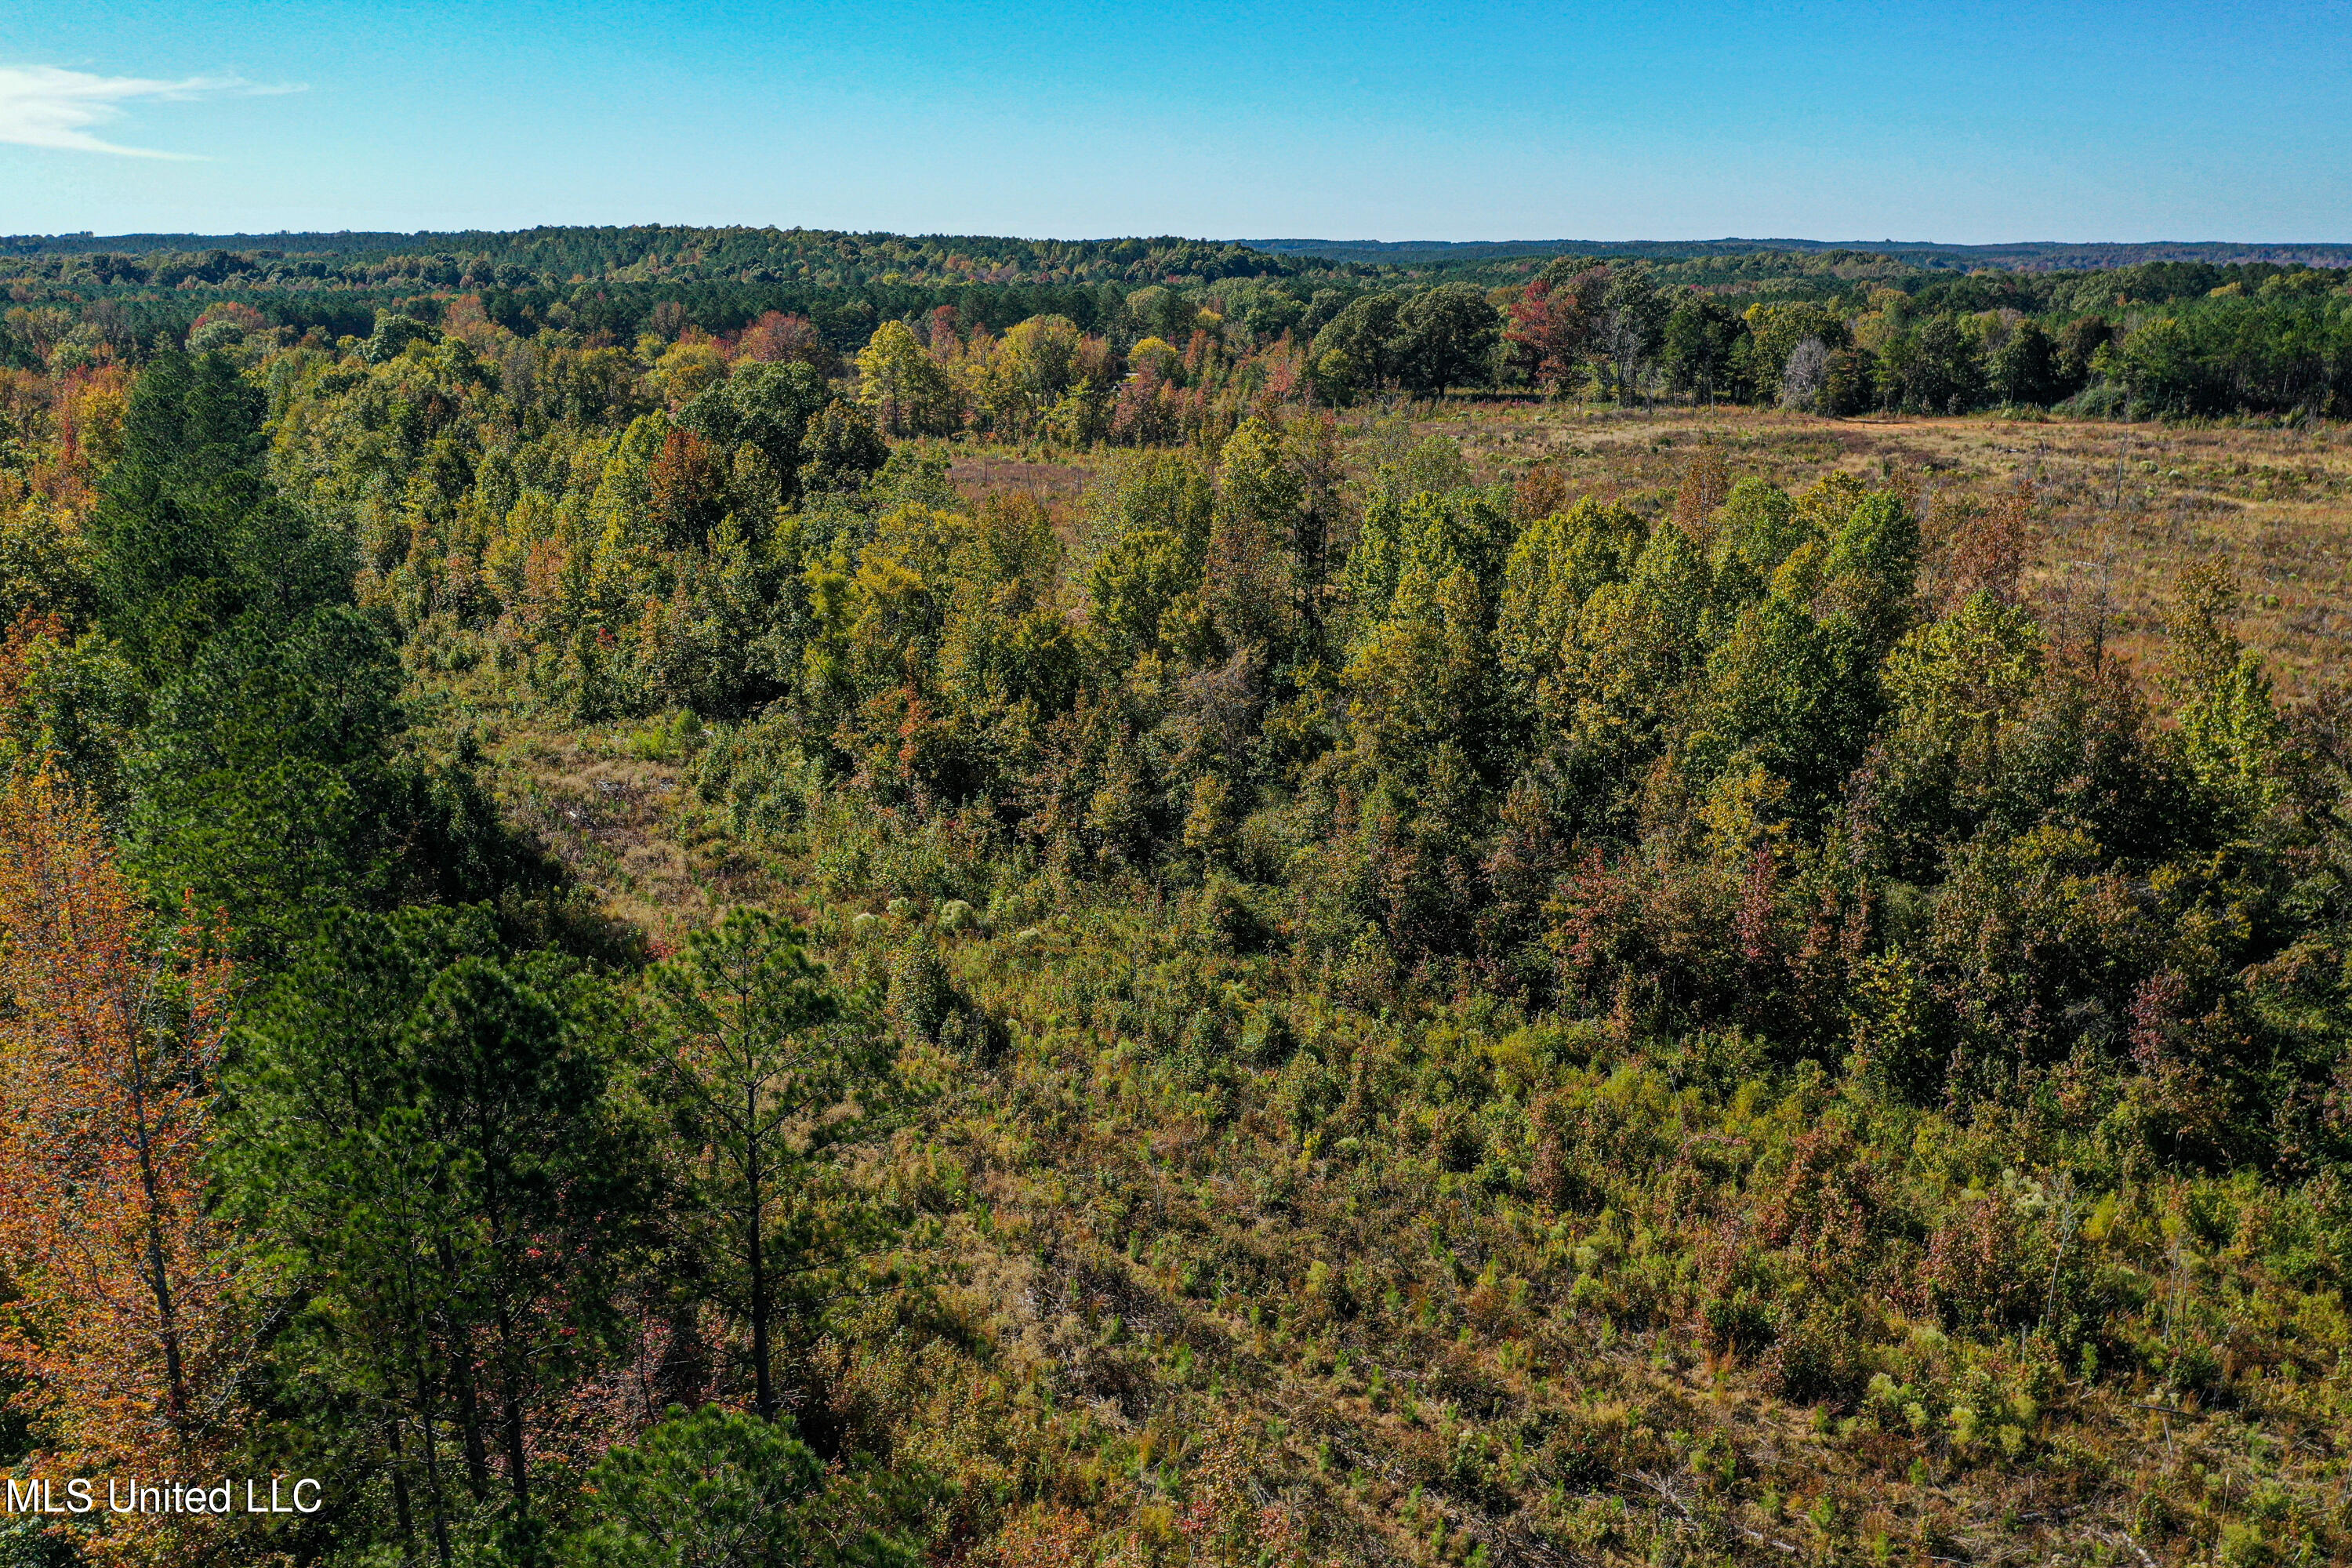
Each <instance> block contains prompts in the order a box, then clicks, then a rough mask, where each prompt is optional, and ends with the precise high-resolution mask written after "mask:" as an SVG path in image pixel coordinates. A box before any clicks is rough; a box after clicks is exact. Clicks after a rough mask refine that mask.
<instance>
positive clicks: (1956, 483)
mask: <svg viewBox="0 0 2352 1568" xmlns="http://www.w3.org/2000/svg"><path fill="white" fill-rule="evenodd" d="M1412 431H1413V433H1414V434H1415V435H1424V434H1428V435H1434V434H1443V435H1448V436H1452V437H1454V438H1456V439H1457V440H1459V441H1460V442H1461V443H1462V445H1463V447H1464V450H1465V453H1466V454H1467V455H1468V456H1469V457H1470V458H1471V460H1472V463H1473V464H1474V466H1475V467H1476V468H1478V469H1479V470H1480V471H1481V472H1482V473H1491V474H1494V475H1496V476H1498V477H1504V476H1509V475H1513V474H1516V473H1518V472H1522V471H1524V470H1526V469H1527V468H1532V467H1534V466H1536V465H1537V464H1538V463H1544V464H1550V465H1554V466H1557V467H1558V468H1560V469H1562V471H1563V472H1564V474H1565V475H1566V477H1567V479H1568V480H1569V483H1570V488H1571V489H1573V490H1576V491H1585V490H1601V491H1618V492H1624V491H1633V492H1642V491H1660V490H1670V489H1672V488H1673V487H1674V486H1675V484H1676V483H1677V482H1678V480H1679V479H1680V477H1681V475H1682V474H1683V472H1684V471H1685V468H1687V467H1688V465H1689V463H1690V461H1691V458H1692V457H1693V455H1694V454H1695V453H1696V451H1697V450H1699V449H1700V448H1701V447H1704V446H1706V445H1708V444H1714V445H1716V446H1717V447H1720V448H1721V449H1722V451H1723V453H1724V456H1725V458H1726V460H1727V463H1728V465H1729V468H1730V469H1731V471H1732V473H1733V474H1734V475H1735V476H1738V475H1743V474H1761V475H1763V476H1765V477H1768V478H1769V479H1774V480H1775V481H1777V482H1779V483H1780V484H1783V485H1786V486H1788V487H1790V488H1791V489H1794V488H1798V487H1801V486H1803V485H1807V484H1811V482H1812V481H1813V480H1814V479H1818V478H1820V477H1821V476H1822V475H1823V474H1826V473H1829V472H1832V471H1836V470H1843V471H1844V472H1847V473H1853V474H1856V475H1860V476H1863V477H1865V478H1870V479H1874V480H1876V479H1886V478H1894V479H1901V480H1903V481H1904V482H1906V484H1907V485H1910V486H1914V487H1916V489H1917V492H1918V493H1919V494H1920V495H1921V497H1922V499H1923V500H1924V501H1925V503H1926V506H1927V510H1928V515H1929V531H1930V532H1931V534H1932V532H1933V531H1934V526H1933V525H1934V516H1935V509H1936V508H1937V506H1938V505H1945V506H1949V505H1950V504H1952V503H1953V502H1954V501H1955V500H1960V499H1962V498H1975V499H1979V500H1982V499H1990V498H1991V497H1993V496H1995V495H1997V494H2000V493H2001V492H2004V491H2007V490H2010V489H2013V488H2014V487H2017V486H2019V485H2021V484H2023V485H2031V487H2032V496H2033V505H2032V514H2031V516H2032V537H2031V543H2030V546H2029V555H2028V567H2027V582H2028V584H2029V585H2030V588H2031V590H2032V594H2033V595H2034V596H2035V598H2036V599H2037V601H2039V602H2040V603H2041V604H2042V605H2043V606H2044V607H2045V608H2049V609H2054V608H2057V607H2058V606H2060V605H2064V606H2066V607H2067V608H2068V609H2069V610H2071V611H2073V612H2074V613H2087V614H2094V615H2101V614H2103V616H2104V621H2105V628H2106V632H2107V640H2108V646H2109V647H2113V648H2115V649H2116V651H2118V652H2119V653H2120V654H2122V655H2123V657H2125V658H2126V659H2130V660H2133V661H2134V662H2135V663H2137V664H2139V665H2141V666H2142V667H2143V668H2144V667H2145V665H2146V661H2147V658H2148V656H2149V655H2150V653H2151V652H2152V650H2153V648H2154V647H2155V644H2156V641H2157V639H2158V637H2160V635H2161V632H2162V626H2163V617H2164V602H2165V599H2166V596H2167V595H2168V593H2169V592H2170V590H2171V586H2172V584H2173V582H2174V580H2175V579H2176V577H2177V576H2178V575H2179V572H2180V569H2181V568H2182V567H2183V566H2184V565H2186V564H2188V563H2190V562H2192V561H2195V560H2199V559H2200V558H2208V557H2212V556H2216V555H2219V556H2221V557H2223V558H2225V559H2226V560H2227V561H2228V563H2230V565H2231V567H2232V569H2233V570H2234V571H2235V572H2236V574H2237V576H2238V580H2239V584H2240V586H2241V588H2242V591H2243V594H2244V609H2243V612H2242V616H2241V619H2240V622H2239V627H2238V629H2239V633H2240V635H2241V636H2242V637H2244V638H2245V639H2246V640H2247V641H2248V642H2249V643H2250V644H2252V645H2253V646H2255V647H2260V648H2262V649H2263V651H2264V652H2265V653H2266V654H2267V655H2268V656H2269V657H2270V658H2271V660H2272V668H2273V673H2274V675H2275V677H2276V679H2277V681H2278V686H2279V690H2280V693H2281V695H2282V696H2284V697H2286V698H2289V699H2290V700H2292V699H2295V698H2302V697H2308V696H2310V695H2311V694H2312V693H2313V692H2314V691H2315V690H2316V689H2319V688H2321V687H2323V686H2325V685H2327V684H2329V683H2330V682H2331V681H2333V680H2335V679H2341V678H2342V677H2343V676H2344V675H2345V673H2346V672H2347V649H2348V648H2352V428H2347V426H2342V425H2314V426H2306V427H2302V428H2293V429H2232V428H2197V427H2185V426H2163V425H2123V424H2108V423H2090V422H2074V423H2070V422H2066V421H2062V420H2032V421H2026V420H2008V419H2000V418H1995V417H1990V416H1975V417H1970V418H1959V419H1913V418H1888V419H1880V418H1860V419H1824V418H1817V417H1812V416H1805V415H1797V414H1783V413H1779V412H1774V411H1762V410H1755V409H1744V408H1727V409H1720V410H1713V411H1708V410H1691V409H1673V410H1660V411H1658V412H1656V413H1654V414H1642V413H1637V412H1625V413H1619V412H1615V411H1593V412H1587V411H1584V410H1580V409H1578V408H1574V407H1565V406H1545V405H1538V404H1518V405H1509V404H1467V405H1460V406H1458V407H1453V408H1447V409H1444V410H1443V411H1439V412H1436V413H1434V414H1433V416H1430V417H1424V418H1418V419H1414V420H1412Z"/></svg>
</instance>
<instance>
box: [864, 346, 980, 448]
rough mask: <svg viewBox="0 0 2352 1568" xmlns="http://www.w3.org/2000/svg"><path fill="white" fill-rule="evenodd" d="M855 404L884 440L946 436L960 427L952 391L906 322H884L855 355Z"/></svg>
mask: <svg viewBox="0 0 2352 1568" xmlns="http://www.w3.org/2000/svg"><path fill="white" fill-rule="evenodd" d="M857 401H858V402H860V403H862V404H864V405H866V407H868V408H870V409H872V410H873V411H874V416H875V418H876V419H877V420H878V421H879V422H880V423H881V426H882V430H883V433H884V434H885V435H888V436H945V435H947V434H948V433H949V432H950V431H952V430H953V429H954V428H955V427H956V426H957V424H958V423H959V420H958V417H957V411H956V405H955V388H954V387H953V386H952V385H950V384H949V381H948V376H947V372H946V371H944V370H942V369H940V363H939V361H938V360H936V359H934V358H933V357H932V356H931V354H930V352H929V350H927V349H925V348H924V347H923V345H922V344H921V343H919V342H917V341H916V340H915V333H914V330H913V329H912V328H910V327H908V325H907V323H906V322H904V321H885V322H883V323H882V324H881V325H880V326H879V327H877V328H876V329H875V330H874V336H873V338H872V339H871V340H869V341H868V342H867V343H866V346H865V347H864V348H862V349H860V350H858V351H857Z"/></svg>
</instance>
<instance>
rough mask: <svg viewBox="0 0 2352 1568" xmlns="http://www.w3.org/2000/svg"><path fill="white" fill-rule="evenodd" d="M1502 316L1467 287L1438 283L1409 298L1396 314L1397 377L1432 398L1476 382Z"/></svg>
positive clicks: (1496, 338)
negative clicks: (1470, 382) (1448, 389)
mask: <svg viewBox="0 0 2352 1568" xmlns="http://www.w3.org/2000/svg"><path fill="white" fill-rule="evenodd" d="M1502 331H1503V317H1502V312H1501V311H1499V310H1496V309H1495V307H1494V306H1493V305H1492V304H1490V303H1489V302H1488V301H1487V299H1486V294H1485V293H1484V292H1483V291H1481V290H1480V289H1477V288H1476V287H1475V286H1474V285H1472V284H1468V283H1442V284H1440V285H1438V286H1437V287H1436V288H1434V289H1427V290H1425V291H1424V292H1422V293H1419V294H1416V295H1414V296H1413V297H1412V299H1411V300H1407V301H1406V302H1405V305H1404V308H1403V309H1402V310H1399V311H1398V312H1397V334H1398V342H1397V345H1396V363H1397V372H1398V374H1399V375H1400V376H1401V377H1402V380H1403V382H1404V384H1406V385H1407V386H1410V387H1412V389H1413V390H1415V391H1416V392H1434V393H1436V394H1437V395H1439V396H1440V397H1443V396H1444V395H1445V390H1446V388H1448V387H1450V386H1458V385H1460V384H1463V383H1465V382H1467V381H1472V380H1476V379H1481V378H1483V377H1484V376H1485V375H1486V374H1488V372H1489V369H1490V362H1491V361H1492V359H1493V356H1494V350H1495V344H1496V342H1498V341H1499V340H1500V339H1501V336H1502Z"/></svg>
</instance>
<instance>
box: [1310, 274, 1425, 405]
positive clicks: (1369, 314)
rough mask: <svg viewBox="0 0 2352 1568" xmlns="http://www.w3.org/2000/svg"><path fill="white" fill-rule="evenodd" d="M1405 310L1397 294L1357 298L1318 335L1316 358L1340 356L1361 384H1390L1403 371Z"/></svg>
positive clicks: (1316, 336)
mask: <svg viewBox="0 0 2352 1568" xmlns="http://www.w3.org/2000/svg"><path fill="white" fill-rule="evenodd" d="M1403 309H1404V301H1403V300H1402V299H1400V298H1399V297H1398V296H1396V295H1394V294H1385V293H1383V294H1360V295H1358V296H1357V297H1356V298H1355V299H1353V300H1349V302H1348V305H1347V308H1346V309H1345V310H1341V311H1340V312H1339V314H1338V315H1337V316H1335V317H1333V318H1332V319H1331V321H1330V323H1329V324H1328V326H1326V327H1325V328H1324V329H1323V330H1322V331H1319V332H1317V333H1316V334H1315V346H1314V350H1313V353H1314V357H1315V358H1316V360H1317V361H1318V363H1319V362H1320V361H1321V360H1323V359H1324V358H1325V357H1326V356H1327V355H1329V354H1334V353H1336V354H1339V356H1340V357H1341V358H1342V359H1343V360H1345V361H1346V363H1347V364H1348V366H1349V370H1350V374H1351V375H1352V378H1353V379H1354V380H1355V381H1357V382H1358V383H1360V384H1362V385H1365V386H1374V387H1378V386H1386V385H1388V384H1391V383H1392V382H1394V381H1395V380H1396V379H1397V375H1398V374H1399V372H1400V371H1401V370H1402V368H1403V357H1402V348H1403V342H1402V339H1403V324H1402V320H1401V318H1402V313H1403Z"/></svg>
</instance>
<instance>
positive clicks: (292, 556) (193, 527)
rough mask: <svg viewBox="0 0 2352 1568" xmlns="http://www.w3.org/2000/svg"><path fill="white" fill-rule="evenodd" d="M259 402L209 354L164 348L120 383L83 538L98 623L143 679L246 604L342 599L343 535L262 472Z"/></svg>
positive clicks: (287, 605) (279, 607)
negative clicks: (110, 438)
mask: <svg viewBox="0 0 2352 1568" xmlns="http://www.w3.org/2000/svg"><path fill="white" fill-rule="evenodd" d="M264 402H265V400H264V397H263V394H262V391H261V389H260V388H259V387H258V386H257V385H254V384H252V383H250V382H248V381H247V380H246V379H245V378H244V377H243V376H242V375H241V374H239V373H238V372H237V369H236V366H235V365H234V364H232V363H230V362H229V361H228V360H227V359H226V358H225V357H224V356H222V355H219V354H205V355H202V356H200V357H197V358H194V359H191V358H190V357H189V356H187V355H185V354H179V353H167V354H163V355H161V356H159V357H158V358H157V359H156V361H155V362H154V363H152V365H150V366H149V367H148V368H147V369H146V370H145V371H144V372H143V373H142V374H141V375H140V377H139V380H138V383H137V384H136V385H135V386H134V387H133V388H132V390H131V400H130V405H129V407H128V408H127V410H126V411H125V413H124V416H123V426H122V437H121V440H122V445H121V455H120V456H119V458H117V459H116V461H115V463H114V464H113V466H112V467H111V468H109V469H108V470H107V473H106V478H105V480H104V483H103V486H102V488H101V491H100V499H99V504H98V507H97V509H96V510H95V512H94V513H93V514H92V516H91V519H90V522H89V537H90V541H91V542H92V543H93V544H94V545H95V546H96V547H97V549H96V558H95V562H94V572H93V575H94V577H95V579H96V582H97V586H98V594H99V600H100V621H101V624H102V625H103V626H105V628H106V630H107V631H108V632H109V634H110V635H111V636H112V637H114V638H115V639H116V640H117V641H119V642H120V643H121V646H122V647H123V649H124V651H125V653H126V654H127V655H128V656H129V658H131V662H132V664H133V665H134V667H135V668H138V670H139V671H140V673H141V674H142V677H144V679H146V680H147V681H148V683H149V684H151V685H160V684H162V683H163V682H164V681H166V680H168V679H171V678H172V677H173V676H174V675H175V674H177V673H179V672H181V671H183V670H184V669H185V668H187V667H188V665H189V663H190V661H191V660H193V659H194V657H195V654H196V650H197V649H198V648H199V647H202V646H203V644H204V642H205V639H206V638H208V637H211V636H212V635H213V634H214V633H215V632H216V631H218V630H219V629H220V628H221V627H222V626H226V625H227V624H228V623H229V622H231V621H233V620H235V619H236V618H237V617H238V616H242V615H244V614H246V613H247V612H248V611H253V612H259V613H262V614H265V615H269V616H275V617H277V618H278V619H279V620H285V619H290V618H291V617H293V616H297V615H299V614H300V613H301V612H303V611H304V610H307V609H310V608H311V607H313V606H315V605H325V604H333V603H336V602H339V601H342V600H348V599H349V598H350V597H351V573H352V566H353V564H354V563H353V561H352V557H351V554H350V551H349V548H348V546H347V545H346V544H345V542H343V541H342V540H341V539H340V538H339V537H337V536H335V535H333V534H329V533H323V532H320V531H316V530H314V529H312V528H311V527H310V523H309V521H308V520H306V519H305V518H304V517H303V516H302V515H301V513H299V511H297V510H295V509H294V508H293V507H291V506H289V505H288V504H287V503H286V502H285V501H283V500H280V499H278V496H277V494H276V493H275V491H274V490H273V489H271V488H270V486H269V483H268V479H266V477H265V476H264V474H263V460H264V453H265V449H266V439H265V437H264V435H263V431H262V416H263V413H264Z"/></svg>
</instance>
